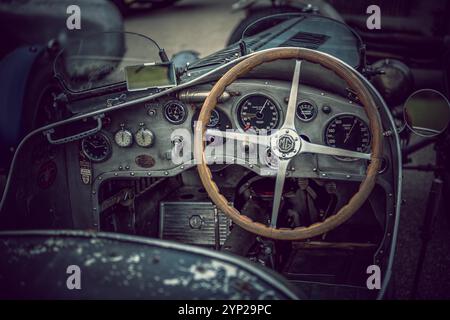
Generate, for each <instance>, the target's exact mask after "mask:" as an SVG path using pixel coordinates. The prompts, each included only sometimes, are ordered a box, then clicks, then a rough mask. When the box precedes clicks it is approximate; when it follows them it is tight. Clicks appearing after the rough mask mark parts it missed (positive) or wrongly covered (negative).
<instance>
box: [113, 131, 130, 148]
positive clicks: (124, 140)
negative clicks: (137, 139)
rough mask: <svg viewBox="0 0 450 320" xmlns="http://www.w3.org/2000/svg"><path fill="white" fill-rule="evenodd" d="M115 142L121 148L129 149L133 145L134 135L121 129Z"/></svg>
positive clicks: (115, 136)
mask: <svg viewBox="0 0 450 320" xmlns="http://www.w3.org/2000/svg"><path fill="white" fill-rule="evenodd" d="M114 141H115V142H116V144H117V145H118V146H119V147H121V148H127V147H129V146H131V145H132V144H133V134H132V133H131V132H130V131H129V130H126V129H120V130H119V131H117V132H116V134H115V135H114Z"/></svg>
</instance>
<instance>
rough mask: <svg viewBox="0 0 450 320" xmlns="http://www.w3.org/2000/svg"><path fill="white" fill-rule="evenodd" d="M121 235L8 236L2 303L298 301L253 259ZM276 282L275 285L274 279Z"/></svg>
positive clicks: (3, 247)
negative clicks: (73, 271)
mask: <svg viewBox="0 0 450 320" xmlns="http://www.w3.org/2000/svg"><path fill="white" fill-rule="evenodd" d="M68 235H70V236H68ZM119 238H120V237H118V236H117V235H115V236H114V238H108V237H107V236H99V235H98V234H93V233H80V232H78V233H77V232H72V233H67V232H65V233H63V234H59V235H50V236H47V235H36V234H28V235H26V236H24V235H21V236H14V235H11V234H8V235H5V234H2V233H0V256H2V259H1V261H0V298H36V297H38V298H44V299H47V298H69V299H72V298H106V299H114V298H124V299H258V300H260V299H286V298H292V297H293V296H292V293H291V292H289V289H287V288H286V289H284V284H282V283H281V284H280V283H278V286H274V285H273V283H269V282H271V281H267V280H265V279H262V278H261V273H260V272H261V270H260V269H259V268H256V269H255V266H253V265H251V264H249V263H247V262H245V263H243V262H242V263H239V264H237V263H233V261H232V260H233V259H236V258H232V259H231V260H229V259H228V260H227V259H220V258H217V257H210V256H207V255H204V254H202V253H201V252H195V250H194V251H190V250H186V248H189V247H188V246H185V248H184V249H183V250H179V249H176V248H169V247H165V246H164V245H161V243H164V242H161V241H157V242H155V243H153V244H152V243H151V242H150V243H146V244H143V243H139V242H133V241H129V239H128V240H127V241H122V240H120V239H119ZM146 241H147V242H148V240H146ZM216 254H217V253H215V255H216ZM225 257H226V256H225ZM69 265H78V266H79V267H80V268H81V273H82V288H81V290H68V289H67V286H66V279H67V277H68V275H67V273H66V268H67V267H68V266H69ZM247 265H248V266H247ZM269 278H270V279H272V281H273V278H272V277H271V275H269V277H266V279H269ZM5 288H7V289H5Z"/></svg>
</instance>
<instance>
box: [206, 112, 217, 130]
mask: <svg viewBox="0 0 450 320" xmlns="http://www.w3.org/2000/svg"><path fill="white" fill-rule="evenodd" d="M219 121H220V115H219V113H218V112H217V110H215V109H213V111H211V117H210V118H209V123H208V125H207V127H208V128H215V127H217V125H218V124H219Z"/></svg>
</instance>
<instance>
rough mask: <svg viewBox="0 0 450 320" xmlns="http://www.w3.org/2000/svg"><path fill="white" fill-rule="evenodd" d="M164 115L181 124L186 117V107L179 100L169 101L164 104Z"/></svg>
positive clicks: (170, 120) (168, 119)
mask: <svg viewBox="0 0 450 320" xmlns="http://www.w3.org/2000/svg"><path fill="white" fill-rule="evenodd" d="M164 117H165V118H166V120H167V121H169V122H170V123H173V124H181V123H183V122H184V121H185V120H186V118H187V109H186V107H185V106H184V104H182V103H181V102H180V101H176V100H174V101H169V102H167V103H166V105H165V106H164Z"/></svg>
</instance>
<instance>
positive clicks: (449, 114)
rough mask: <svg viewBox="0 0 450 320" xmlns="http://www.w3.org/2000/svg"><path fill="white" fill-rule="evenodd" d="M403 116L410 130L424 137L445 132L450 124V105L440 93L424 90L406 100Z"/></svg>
mask: <svg viewBox="0 0 450 320" xmlns="http://www.w3.org/2000/svg"><path fill="white" fill-rule="evenodd" d="M403 115H404V118H405V123H406V125H407V126H408V128H409V129H410V130H411V131H412V132H414V133H415V134H417V135H419V136H422V137H434V136H437V135H439V134H440V133H442V132H444V131H445V129H447V126H448V124H449V122H450V104H449V102H448V100H447V98H446V97H445V96H444V95H443V94H442V93H440V92H438V91H435V90H431V89H423V90H419V91H416V92H414V93H413V94H412V95H411V96H409V98H408V99H407V100H406V103H405V105H404V107H403Z"/></svg>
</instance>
